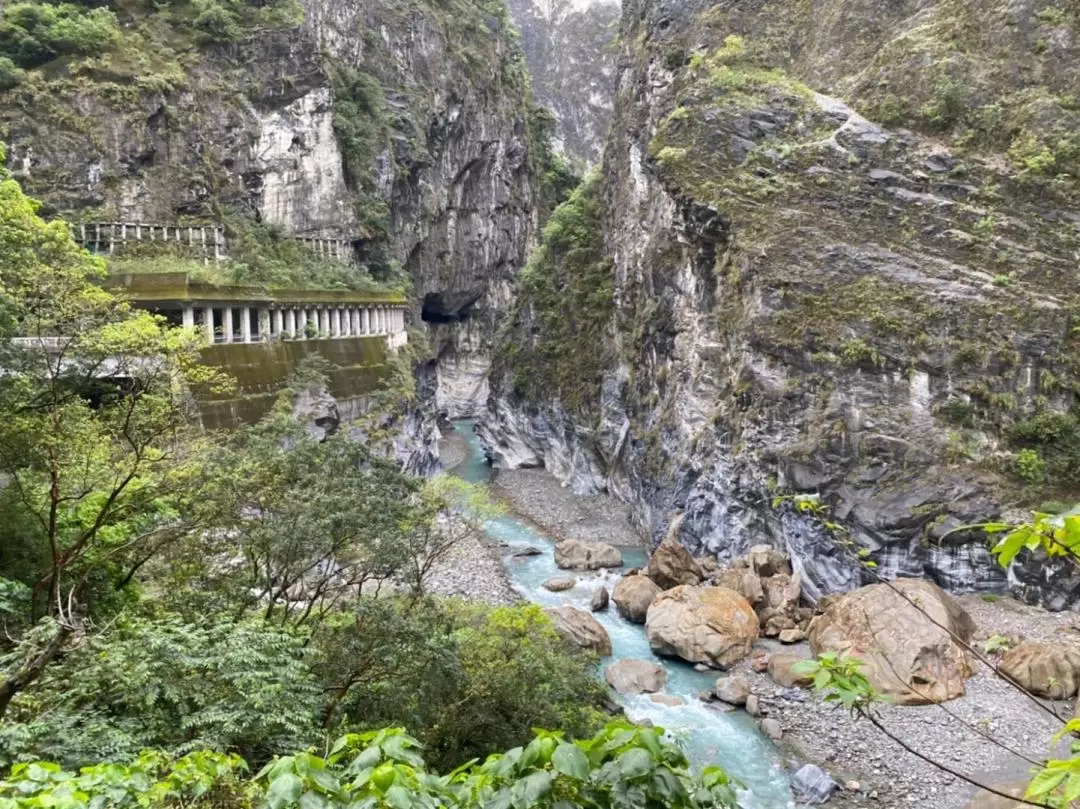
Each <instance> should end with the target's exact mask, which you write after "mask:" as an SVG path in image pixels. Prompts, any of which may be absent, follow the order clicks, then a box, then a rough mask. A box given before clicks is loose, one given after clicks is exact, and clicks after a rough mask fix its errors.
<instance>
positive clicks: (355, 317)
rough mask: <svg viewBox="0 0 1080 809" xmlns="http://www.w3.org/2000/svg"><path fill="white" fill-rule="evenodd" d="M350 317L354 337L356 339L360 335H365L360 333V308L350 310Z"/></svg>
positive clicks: (355, 307)
mask: <svg viewBox="0 0 1080 809" xmlns="http://www.w3.org/2000/svg"><path fill="white" fill-rule="evenodd" d="M349 317H350V318H352V333H353V336H354V337H355V336H356V335H358V334H363V332H362V331H360V307H358V306H354V307H353V308H352V309H351V310H349Z"/></svg>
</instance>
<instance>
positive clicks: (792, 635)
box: [777, 629, 806, 643]
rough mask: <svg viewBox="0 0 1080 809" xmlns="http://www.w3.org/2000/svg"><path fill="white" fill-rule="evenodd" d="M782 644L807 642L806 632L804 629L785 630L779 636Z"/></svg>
mask: <svg viewBox="0 0 1080 809" xmlns="http://www.w3.org/2000/svg"><path fill="white" fill-rule="evenodd" d="M777 638H778V639H779V641H780V642H781V643H798V642H799V641H802V640H806V632H805V631H804V630H802V629H785V630H783V631H781V632H780V634H779V635H778V636H777Z"/></svg>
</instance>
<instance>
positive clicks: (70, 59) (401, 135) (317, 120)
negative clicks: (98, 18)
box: [0, 0, 538, 440]
mask: <svg viewBox="0 0 1080 809" xmlns="http://www.w3.org/2000/svg"><path fill="white" fill-rule="evenodd" d="M107 7H108V12H109V13H112V14H114V15H115V19H116V25H115V28H116V31H115V32H114V33H111V34H108V33H101V32H92V33H94V34H95V36H96V37H97V39H98V42H97V44H96V45H95V43H94V42H90V43H89V44H86V43H83V44H81V45H80V48H81V49H82V50H81V51H79V53H75V54H67V55H63V56H60V57H58V58H54V59H52V60H49V61H46V62H44V63H42V64H34V65H33V66H32V67H30V68H29V69H27V70H25V71H24V72H21V73H20V74H19V75H18V77H17V82H15V84H16V86H14V87H13V88H11V89H8V90H7V91H6V92H5V103H4V105H3V110H2V111H0V139H2V140H4V141H6V142H7V143H8V144H9V157H10V160H9V163H10V166H11V168H12V169H13V170H14V171H15V173H16V175H17V176H18V177H19V179H20V180H21V181H22V182H23V183H24V185H25V187H26V188H27V190H28V191H29V192H30V193H32V194H34V195H35V196H37V197H38V198H40V199H42V200H44V202H45V205H46V208H45V211H46V212H47V213H50V214H52V213H59V214H63V215H65V216H66V217H68V218H70V219H71V220H73V221H79V220H83V221H99V220H105V221H110V220H111V221H144V222H167V223H173V222H178V221H180V222H220V221H225V222H226V223H227V224H228V225H229V227H230V228H231V229H236V228H240V229H241V230H242V229H243V228H244V227H245V225H244V223H245V222H250V221H251V220H258V221H261V222H263V223H269V224H272V225H276V226H279V227H280V229H281V230H282V231H283V232H284V233H286V234H289V235H293V236H309V237H315V236H318V237H329V238H339V239H348V240H351V241H353V242H354V244H355V247H356V249H357V253H358V256H359V258H360V259H361V261H363V262H364V263H365V264H366V265H367V266H368V267H369V268H370V269H371V271H372V274H373V275H374V276H375V277H376V278H381V279H407V280H406V283H407V285H408V286H410V287H411V288H412V291H413V293H414V300H415V303H416V305H415V308H414V311H413V313H412V322H413V325H416V326H421V325H422V321H423V322H427V323H430V324H431V330H430V335H429V336H430V337H431V341H430V342H431V354H432V357H433V358H434V359H433V360H432V363H433V365H434V366H435V367H434V368H427V369H426V370H425V371H424V376H425V380H427V379H430V380H436V379H437V380H439V381H440V382H441V383H442V387H443V389H444V390H448V391H450V393H449V394H448V395H447V396H441V397H440V404H441V405H442V406H443V407H444V408H445V409H447V410H449V411H450V412H451V413H453V414H458V413H469V412H475V411H476V409H477V408H478V407H479V406H480V405H479V403H481V402H482V401H483V399H484V396H486V388H484V389H481V390H476V389H475V385H473V380H474V378H475V377H477V375H479V377H483V376H484V372H486V367H487V366H486V363H487V359H486V358H487V354H488V343H489V342H490V338H491V333H492V331H493V329H494V317H495V314H494V310H495V309H496V308H497V306H498V305H499V302H500V301H505V299H506V298H507V294H508V293H507V292H506V289H507V287H508V285H509V283H510V281H511V279H512V277H513V275H514V273H515V272H516V269H517V268H518V267H519V266H520V264H521V263H522V262H523V259H524V254H525V250H526V245H527V243H528V241H529V239H530V233H531V229H532V228H533V227H534V218H535V213H534V200H533V196H534V187H533V186H534V184H533V182H532V177H533V176H534V175H536V174H537V172H538V169H537V167H536V166H534V165H533V163H534V161H535V159H536V158H535V154H531V153H530V142H529V140H530V135H531V134H532V130H531V129H530V126H529V121H528V109H529V108H528V104H527V97H528V91H527V80H526V76H525V67H524V61H523V56H522V53H521V50H520V47H519V45H518V44H517V40H516V37H515V36H514V35H513V32H512V30H511V27H510V24H509V20H508V18H507V16H506V11H505V8H504V7H503V6H502V5H501V3H498V2H486V1H485V0H423V1H422V2H405V0H377V2H371V3H360V4H357V3H344V2H341V0H303V2H302V3H299V4H298V3H296V2H295V0H273V1H272V2H267V3H259V4H254V3H252V4H250V5H245V4H243V3H238V4H231V5H227V6H226V5H217V4H215V3H213V2H205V3H199V4H188V3H186V2H184V0H177V2H174V3H172V4H151V3H148V2H147V3H143V2H138V1H136V2H130V3H129V2H114V3H109V4H107ZM110 37H111V38H110ZM101 43H104V44H101ZM0 44H3V43H0ZM95 48H96V49H95ZM89 51H94V52H93V53H92V54H90V55H80V54H81V53H87V52H89ZM35 61H37V60H35ZM8 65H10V63H8ZM0 78H2V79H3V80H4V81H5V82H8V83H11V81H12V80H11V78H10V71H8V73H7V74H5V76H4V77H0ZM534 151H535V150H534ZM421 387H422V388H425V389H430V390H434V384H430V385H429V384H423V385H422V386H421ZM425 423H429V425H430V424H433V422H432V421H431V420H430V419H429V420H427V421H426V422H425ZM432 429H433V428H432ZM428 433H429V435H428V438H427V439H425V440H429V439H430V433H431V430H428Z"/></svg>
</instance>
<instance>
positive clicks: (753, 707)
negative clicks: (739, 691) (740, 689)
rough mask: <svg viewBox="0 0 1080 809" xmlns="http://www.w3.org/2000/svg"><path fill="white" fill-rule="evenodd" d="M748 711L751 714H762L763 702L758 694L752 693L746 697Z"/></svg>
mask: <svg viewBox="0 0 1080 809" xmlns="http://www.w3.org/2000/svg"><path fill="white" fill-rule="evenodd" d="M744 707H745V708H746V712H747V713H748V714H750V715H751V716H761V703H760V701H759V700H758V696H757V694H751V695H750V696H748V697H747V698H746V705H745V706H744Z"/></svg>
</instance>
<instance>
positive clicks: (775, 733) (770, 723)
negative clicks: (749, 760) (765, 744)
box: [761, 718, 784, 742]
mask: <svg viewBox="0 0 1080 809" xmlns="http://www.w3.org/2000/svg"><path fill="white" fill-rule="evenodd" d="M761 732H762V733H764V734H765V735H766V736H768V737H769V738H770V739H772V740H773V741H774V742H778V741H780V739H781V738H783V736H784V729H783V728H782V727H780V723H779V722H777V721H776V720H775V719H771V718H766V719H762V720H761Z"/></svg>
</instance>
